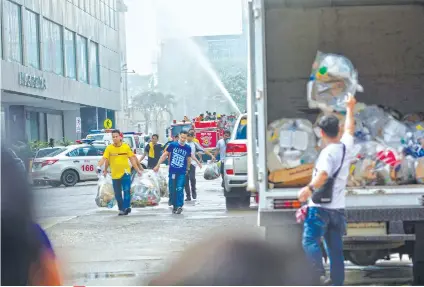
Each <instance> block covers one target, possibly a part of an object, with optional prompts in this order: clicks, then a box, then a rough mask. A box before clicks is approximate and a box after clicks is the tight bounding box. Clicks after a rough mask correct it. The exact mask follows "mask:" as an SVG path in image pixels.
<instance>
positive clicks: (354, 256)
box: [346, 250, 382, 266]
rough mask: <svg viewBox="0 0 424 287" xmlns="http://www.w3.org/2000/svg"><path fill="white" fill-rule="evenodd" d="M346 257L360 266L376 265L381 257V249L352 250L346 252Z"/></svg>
mask: <svg viewBox="0 0 424 287" xmlns="http://www.w3.org/2000/svg"><path fill="white" fill-rule="evenodd" d="M346 257H347V258H346V259H347V260H349V261H350V262H352V263H353V264H355V265H358V266H371V265H375V263H376V262H377V260H379V259H381V258H382V256H381V252H380V251H379V250H351V251H348V252H347V254H346Z"/></svg>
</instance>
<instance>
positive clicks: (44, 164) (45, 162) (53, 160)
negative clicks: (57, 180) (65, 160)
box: [41, 159, 58, 167]
mask: <svg viewBox="0 0 424 287" xmlns="http://www.w3.org/2000/svg"><path fill="white" fill-rule="evenodd" d="M57 161H58V159H49V160H45V161H43V162H42V163H41V167H44V166H47V165H52V164H55V163H56V162H57Z"/></svg>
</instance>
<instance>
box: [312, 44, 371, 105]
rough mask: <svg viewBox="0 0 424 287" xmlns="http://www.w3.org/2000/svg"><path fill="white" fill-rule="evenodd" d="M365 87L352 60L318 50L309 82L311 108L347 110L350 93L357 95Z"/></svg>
mask: <svg viewBox="0 0 424 287" xmlns="http://www.w3.org/2000/svg"><path fill="white" fill-rule="evenodd" d="M357 91H358V92H362V91H363V88H362V86H361V85H360V84H359V83H358V73H357V71H356V70H355V68H354V67H353V65H352V62H351V61H350V60H349V59H347V58H346V57H343V56H340V55H336V54H325V53H322V52H319V51H318V52H317V55H316V58H315V61H314V63H313V65H312V73H311V76H310V78H309V83H308V88H307V92H308V102H309V106H310V107H311V108H321V109H323V110H335V111H344V110H346V105H345V100H346V97H347V95H348V94H352V95H355V93H356V92H357Z"/></svg>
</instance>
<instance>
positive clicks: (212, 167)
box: [203, 162, 221, 180]
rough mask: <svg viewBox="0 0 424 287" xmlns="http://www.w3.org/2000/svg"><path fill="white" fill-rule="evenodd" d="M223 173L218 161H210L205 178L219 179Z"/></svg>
mask: <svg viewBox="0 0 424 287" xmlns="http://www.w3.org/2000/svg"><path fill="white" fill-rule="evenodd" d="M220 175H221V173H220V169H219V166H218V164H217V163H216V162H212V163H210V164H209V165H208V166H207V167H206V169H205V172H204V174H203V178H204V179H206V180H214V179H217V178H218V177H219V176H220Z"/></svg>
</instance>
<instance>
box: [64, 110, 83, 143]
mask: <svg viewBox="0 0 424 287" xmlns="http://www.w3.org/2000/svg"><path fill="white" fill-rule="evenodd" d="M77 117H81V113H80V110H79V109H78V110H68V111H63V127H64V131H63V132H64V134H65V139H67V140H70V141H75V140H78V139H81V134H77V132H76V120H77Z"/></svg>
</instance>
